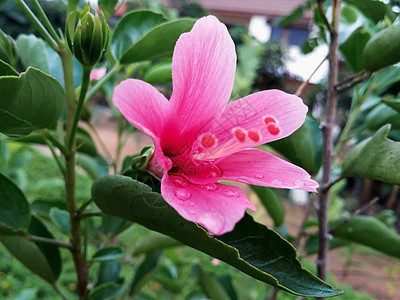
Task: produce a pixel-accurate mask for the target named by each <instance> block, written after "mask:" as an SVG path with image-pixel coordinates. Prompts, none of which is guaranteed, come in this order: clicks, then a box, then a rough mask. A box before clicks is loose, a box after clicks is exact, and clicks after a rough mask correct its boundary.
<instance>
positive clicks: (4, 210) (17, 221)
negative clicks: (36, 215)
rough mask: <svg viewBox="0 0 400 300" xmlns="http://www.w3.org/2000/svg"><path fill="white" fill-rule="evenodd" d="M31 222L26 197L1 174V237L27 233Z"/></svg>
mask: <svg viewBox="0 0 400 300" xmlns="http://www.w3.org/2000/svg"><path fill="white" fill-rule="evenodd" d="M30 221H31V209H30V206H29V203H28V201H27V200H26V197H25V195H24V194H23V193H22V191H21V190H20V189H19V188H18V187H17V186H16V185H15V183H14V182H12V181H11V180H10V179H9V178H8V177H6V176H5V175H3V174H2V173H0V235H2V234H7V235H8V234H18V231H25V230H26V229H27V228H28V226H29V223H30Z"/></svg>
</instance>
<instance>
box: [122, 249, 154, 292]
mask: <svg viewBox="0 0 400 300" xmlns="http://www.w3.org/2000/svg"><path fill="white" fill-rule="evenodd" d="M161 254H162V251H155V252H150V253H148V254H147V255H146V258H145V259H144V260H143V262H142V263H141V264H140V265H139V267H138V268H137V270H136V273H135V277H134V278H133V282H132V285H131V289H130V292H129V294H130V295H134V294H136V293H137V291H139V290H140V288H141V287H142V286H143V285H144V284H145V283H146V281H147V280H148V279H149V278H150V276H151V275H152V274H153V273H154V271H155V270H156V268H157V266H158V261H159V259H160V256H161Z"/></svg>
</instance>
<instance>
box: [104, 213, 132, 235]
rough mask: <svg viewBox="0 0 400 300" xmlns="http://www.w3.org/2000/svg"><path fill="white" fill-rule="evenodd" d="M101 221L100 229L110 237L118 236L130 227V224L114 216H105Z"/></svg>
mask: <svg viewBox="0 0 400 300" xmlns="http://www.w3.org/2000/svg"><path fill="white" fill-rule="evenodd" d="M102 219H103V220H102V223H101V229H102V230H103V232H104V234H106V235H108V236H110V237H113V236H116V235H118V234H119V233H121V232H122V231H124V230H125V229H127V228H128V227H129V226H131V225H132V222H129V221H128V220H125V219H122V218H120V217H116V216H110V215H105V216H103V217H102Z"/></svg>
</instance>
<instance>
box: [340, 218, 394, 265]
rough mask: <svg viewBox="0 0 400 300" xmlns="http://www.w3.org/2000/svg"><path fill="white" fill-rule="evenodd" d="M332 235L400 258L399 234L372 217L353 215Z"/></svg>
mask: <svg viewBox="0 0 400 300" xmlns="http://www.w3.org/2000/svg"><path fill="white" fill-rule="evenodd" d="M333 235H334V236H335V237H338V238H340V239H343V240H347V241H351V242H356V243H358V244H361V245H364V246H368V247H371V248H374V249H376V250H378V251H381V252H383V253H385V254H387V255H390V256H393V257H397V258H400V251H399V249H400V235H399V234H397V233H396V232H395V231H393V230H391V229H390V228H389V227H388V226H387V225H386V224H385V223H383V222H381V221H380V220H378V219H376V218H374V217H371V216H355V217H354V218H352V219H351V220H350V221H348V222H347V223H346V224H345V225H343V226H339V228H338V229H336V230H335V231H334V233H333ZM372 237H373V238H372Z"/></svg>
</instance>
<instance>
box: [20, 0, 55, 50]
mask: <svg viewBox="0 0 400 300" xmlns="http://www.w3.org/2000/svg"><path fill="white" fill-rule="evenodd" d="M15 3H17V5H18V6H19V7H20V8H21V10H22V11H23V12H24V14H25V15H26V16H27V17H28V19H29V21H30V22H31V23H32V24H33V25H34V26H35V27H36V29H37V30H38V31H39V33H40V35H41V36H42V38H43V39H44V40H45V41H46V42H47V43H48V44H49V45H50V46H51V48H53V50H54V51H56V52H58V51H59V48H58V45H57V43H56V41H55V40H54V39H53V37H52V36H51V35H50V34H49V32H48V31H47V30H46V28H45V27H44V26H43V24H42V23H41V22H40V20H39V19H38V18H36V16H35V14H34V13H33V12H32V11H31V9H30V8H29V6H28V5H26V3H25V2H24V1H23V0H15Z"/></svg>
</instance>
